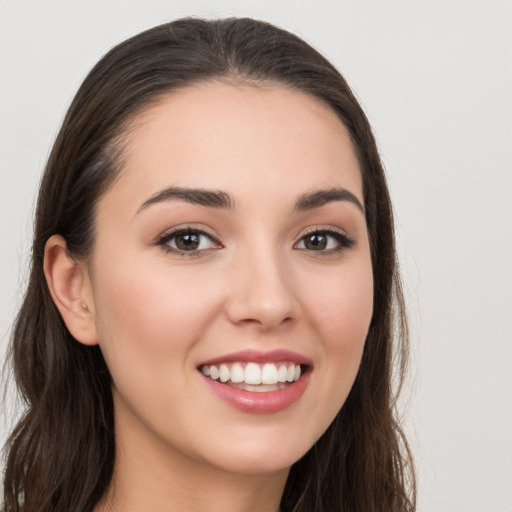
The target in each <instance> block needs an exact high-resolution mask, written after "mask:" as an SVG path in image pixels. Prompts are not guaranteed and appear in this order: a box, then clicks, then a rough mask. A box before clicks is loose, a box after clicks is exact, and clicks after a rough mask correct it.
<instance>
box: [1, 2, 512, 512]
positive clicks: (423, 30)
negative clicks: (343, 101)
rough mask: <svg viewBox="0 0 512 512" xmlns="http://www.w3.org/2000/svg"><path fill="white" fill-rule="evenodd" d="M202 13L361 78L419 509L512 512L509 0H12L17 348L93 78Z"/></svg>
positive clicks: (4, 283) (9, 160) (4, 293)
mask: <svg viewBox="0 0 512 512" xmlns="http://www.w3.org/2000/svg"><path fill="white" fill-rule="evenodd" d="M184 15H201V16H225V15H244V16H254V17H257V18H261V19H265V20H268V21H271V22H274V23H276V24H278V25H281V26H282V27H284V28H287V29H289V30H291V31H293V32H296V33H297V34H299V35H300V36H302V37H303V38H304V39H306V40H307V41H308V42H310V43H311V44H312V45H313V46H315V47H316V48H318V49H319V50H320V51H322V52H323V53H324V54H325V55H326V56H327V57H328V58H330V59H331V60H332V61H333V62H334V63H335V65H336V66H337V67H338V68H339V69H340V70H341V72H342V73H343V74H344V75H345V76H346V78H347V80H348V81H349V83H350V84H351V86H352V87H353V88H354V90H355V92H356V94H357V96H358V98H360V101H361V103H362V104H363V107H364V108H365V110H366V112H367V114H368V116H369V118H370V121H371V122H372V124H373V126H374V129H375V132H376V135H377V139H378V142H379V145H380V150H381V153H382V157H383V160H384V163H385V166H386V168H387V172H388V176H389V182H390V187H391V193H392V197H393V199H394V204H395V210H396V218H397V230H398V239H399V248H400V257H401V262H402V267H403V272H404V280H405V283H406V293H407V300H408V303H409V308H410V315H411V325H412V362H411V374H412V375H411V379H410V382H409V385H408V387H407V389H406V390H405V391H406V393H405V400H404V402H403V404H404V406H407V409H406V416H407V431H408V433H409V436H410V439H411V443H412V447H413V451H414V452H415V456H416V463H417V467H418V476H419V496H418V505H419V508H418V510H419V511H420V512H498V511H503V512H511V511H512V440H511V432H512V371H511V363H512V336H511V331H512V329H511V327H512V321H511V318H512V271H511V267H512V236H511V224H512V222H511V221H512V207H511V200H510V198H511V195H512V153H511V143H512V68H511V63H512V44H511V43H512V41H511V33H512V30H511V29H512V3H511V2H509V1H494V0H485V1H483V0H482V1H471V0H461V1H452V0H442V1H433V0H430V1H410V0H404V1H394V0H386V1H374V2H369V1H361V0H358V1H355V0H354V1H343V0H337V1H318V0H316V1H306V2H301V1H283V0H281V1H275V2H274V1H272V2H271V1H270V0H269V1H265V0H263V1H262V0H245V1H244V2H240V1H236V0H225V1H216V2H207V1H199V0H196V1H186V0H180V1H178V0H168V1H130V0H123V1H112V0H97V1H94V0H87V1H76V0H74V1H73V0H68V1H45V0H34V1H23V0H12V1H5V0H4V1H1V0H0V116H1V117H0V335H1V338H0V356H1V357H2V359H3V355H2V354H3V353H4V351H5V348H6V345H7V340H8V334H9V329H10V325H11V324H12V320H13V317H14V315H15V312H16V308H17V306H18V304H19V302H20V299H21V296H22V289H23V285H24V283H25V278H26V273H27V261H28V256H29V247H30V237H31V230H32V227H31V223H32V215H33V209H34V197H35V196H34V195H35V191H36V189H37V185H38V181H39V179H40V175H41V171H42V169H43V166H44V163H45V160H46V158H47V155H48V152H49V149H50V147H51V144H52V142H53V140H54V137H55V135H56V132H57V130H58V128H59V125H60V122H61V121H62V118H63V115H64V112H65V109H66V108H67V106H68V104H69V103H70V101H71V98H72V96H73V94H74V92H75V90H76V89H77V87H78V85H79V84H80V82H81V81H82V79H83V78H84V76H85V74H86V73H87V72H88V70H89V69H90V68H91V67H92V65H93V64H94V63H95V62H96V61H97V60H98V59H99V58H100V57H101V55H103V54H104V53H105V52H106V51H107V50H108V49H110V48H111V47H112V46H113V45H114V44H116V43H118V42H120V41H121V40H123V39H125V38H126V37H128V36H131V35H133V34H135V33H137V32H139V31H141V30H143V29H145V28H149V27H150V26H153V25H155V24H158V23H162V22H165V21H168V20H171V19H174V18H177V17H180V16H184ZM77 399H79V397H77ZM8 405H9V404H8ZM12 419H13V417H12V415H11V416H9V415H8V417H7V423H9V422H10V421H12ZM6 429H7V426H4V427H3V429H2V432H1V434H2V439H3V438H5V435H6Z"/></svg>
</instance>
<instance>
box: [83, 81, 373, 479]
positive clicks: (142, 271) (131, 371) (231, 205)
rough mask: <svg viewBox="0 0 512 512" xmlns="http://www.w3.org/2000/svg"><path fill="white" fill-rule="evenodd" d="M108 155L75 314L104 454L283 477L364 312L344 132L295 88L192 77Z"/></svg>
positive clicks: (345, 379) (327, 403)
mask: <svg viewBox="0 0 512 512" xmlns="http://www.w3.org/2000/svg"><path fill="white" fill-rule="evenodd" d="M124 157H125V158H124V163H123V169H122V172H121V174H120V176H119V178H118V179H117V180H116V181H115V182H114V184H113V185H112V186H111V188H110V189H109V190H108V191H107V192H106V193H105V194H104V195H103V196H102V197H101V199H100V201H99V203H98V206H97V211H96V235H97V238H96V242H95V246H94V251H93V255H92V258H91V261H90V263H89V276H90V286H91V288H90V289H91V296H90V303H89V304H88V307H89V309H90V310H91V312H92V314H93V315H94V322H95V329H96V332H97V340H98V343H99V345H100V347H101V350H102V352H103V354H104V357H105V360H106V362H107V364H108V367H109V369H110V372H111V374H112V379H113V396H114V403H115V412H116V435H117V438H118V450H119V449H126V450H129V447H130V446H132V447H133V446H137V447H138V448H140V449H141V450H143V451H144V453H150V454H154V456H156V457H169V456H171V457H176V458H180V459H182V460H187V461H193V463H194V464H195V463H197V464H207V465H210V466H215V467H217V468H223V469H225V470H227V471H233V472H238V473H246V474H249V473H264V472H271V471H277V470H281V469H284V468H287V467H289V466H290V465H291V464H292V463H293V462H295V461H296V460H298V459H299V458H300V457H301V456H302V455H303V454H304V453H305V452H306V451H307V450H308V449H309V448H310V447H311V446H312V445H313V444H314V443H315V441H316V440H317V439H318V438H319V437H320V436H321V435H322V433H323V432H324V431H325V430H326V428H327V427H328V426H329V424H330V423H331V421H332V420H333V418H334V416H335V415H336V414H337V412H338V411H339V409H340V408H341V407H342V405H343V403H344V401H345V399H346V397H347V395H348V393H349V391H350V388H351V386H352V384H353V382H354V379H355V376H356V373H357V370H358V367H359V363H360V359H361V354H362V351H363V345H364V341H365V337H366V334H367V331H368V327H369V324H370V319H371V315H372V297H373V281H372V268H371V261H370V250H369V242H368V233H367V230H366V224H365V217H364V214H363V211H362V209H363V208H364V205H363V194H362V184H361V175H360V170H359V167H358V162H357V159H356V156H355V154H354V150H353V148H352V144H351V141H350V139H349V136H348V134H347V131H346V129H345V128H344V126H343V125H342V123H341V122H340V121H339V119H338V118H337V116H336V115H335V114H334V112H333V111H332V110H331V109H329V108H328V107H326V106H325V105H323V104H322V103H321V102H319V101H318V100H316V99H314V98H313V97H310V96H308V95H305V94H303V93H300V92H296V91H291V90H288V89H285V88H280V87H253V86H232V85H226V84H220V83H210V84H207V85H201V86H197V87H189V88H187V89H184V90H182V91H180V92H177V93H173V94H170V95H168V96H167V97H165V99H164V100H163V101H161V102H160V103H159V104H158V105H157V106H154V107H152V108H151V109H150V110H149V111H147V112H145V113H144V114H142V115H141V116H140V117H139V118H138V119H137V120H136V122H135V126H134V128H133V129H132V130H131V131H130V132H129V135H128V141H127V149H126V150H125V155H124ZM299 372H300V377H299ZM208 374H209V375H208ZM214 379H216V380H214ZM261 379H263V382H264V384H258V382H260V381H261ZM297 379H298V380H297ZM222 381H225V382H222ZM290 381H292V382H290Z"/></svg>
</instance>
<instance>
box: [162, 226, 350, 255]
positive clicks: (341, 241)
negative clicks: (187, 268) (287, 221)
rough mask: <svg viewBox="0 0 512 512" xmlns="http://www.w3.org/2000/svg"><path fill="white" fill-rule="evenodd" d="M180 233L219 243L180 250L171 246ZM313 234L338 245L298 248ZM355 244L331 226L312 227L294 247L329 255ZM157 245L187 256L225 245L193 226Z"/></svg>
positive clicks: (175, 233) (168, 236) (166, 237)
mask: <svg viewBox="0 0 512 512" xmlns="http://www.w3.org/2000/svg"><path fill="white" fill-rule="evenodd" d="M180 235H181V236H184V235H197V236H198V237H206V238H208V239H209V240H210V241H211V242H212V243H213V244H215V245H217V247H214V248H207V249H195V250H190V251H185V250H180V249H178V248H177V247H171V246H170V245H169V242H170V241H171V240H173V239H176V238H177V237H179V236H180ZM313 235H316V236H318V235H323V236H327V237H330V238H333V239H334V240H335V241H336V243H337V247H335V248H330V249H327V250H314V249H307V248H306V247H304V248H300V249H299V248H297V245H299V244H300V243H305V242H304V241H305V239H307V238H308V237H311V236H313ZM200 243H201V242H199V244H200ZM354 244H355V240H354V239H353V238H351V237H349V236H348V235H347V234H346V233H344V232H343V231H338V230H336V229H332V228H330V229H318V228H314V229H311V230H310V231H308V232H306V233H305V234H304V235H302V237H301V238H300V240H299V241H298V242H297V243H296V244H295V245H294V246H293V248H294V249H297V250H306V251H308V252H311V253H318V254H316V256H328V255H331V254H336V253H340V252H342V251H344V250H346V249H350V248H351V247H352V246H353V245H354ZM155 245H158V246H160V247H162V249H163V250H165V251H166V252H168V253H172V254H177V255H180V256H187V257H193V256H200V255H201V254H202V253H204V252H205V251H208V250H211V249H214V250H215V249H221V248H222V247H223V246H222V244H221V243H220V241H219V240H218V239H217V238H216V237H215V236H213V235H212V234H210V233H208V232H206V231H204V230H202V229H198V228H191V227H185V228H178V229H176V230H173V231H170V232H168V233H165V234H163V235H162V236H161V237H160V238H158V240H157V241H156V244H155Z"/></svg>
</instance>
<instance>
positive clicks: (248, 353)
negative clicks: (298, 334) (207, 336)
mask: <svg viewBox="0 0 512 512" xmlns="http://www.w3.org/2000/svg"><path fill="white" fill-rule="evenodd" d="M281 361H290V362H293V363H298V364H301V365H304V366H312V364H313V363H312V361H311V359H309V358H307V357H306V356H303V355H302V354H299V353H297V352H293V351H292V350H286V349H276V350H270V351H260V350H250V349H248V350H240V351H239V352H231V353H230V354H225V355H223V356H219V357H214V358H213V359H208V361H203V362H202V363H201V364H199V366H205V365H207V366H210V365H214V364H220V363H235V362H248V363H249V362H251V363H278V362H281Z"/></svg>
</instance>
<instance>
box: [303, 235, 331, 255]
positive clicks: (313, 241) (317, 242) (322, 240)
mask: <svg viewBox="0 0 512 512" xmlns="http://www.w3.org/2000/svg"><path fill="white" fill-rule="evenodd" d="M305 245H306V247H307V248H308V249H312V250H314V251H318V250H319V249H325V248H326V247H327V237H326V236H325V235H310V236H308V237H307V238H306V243H305Z"/></svg>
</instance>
